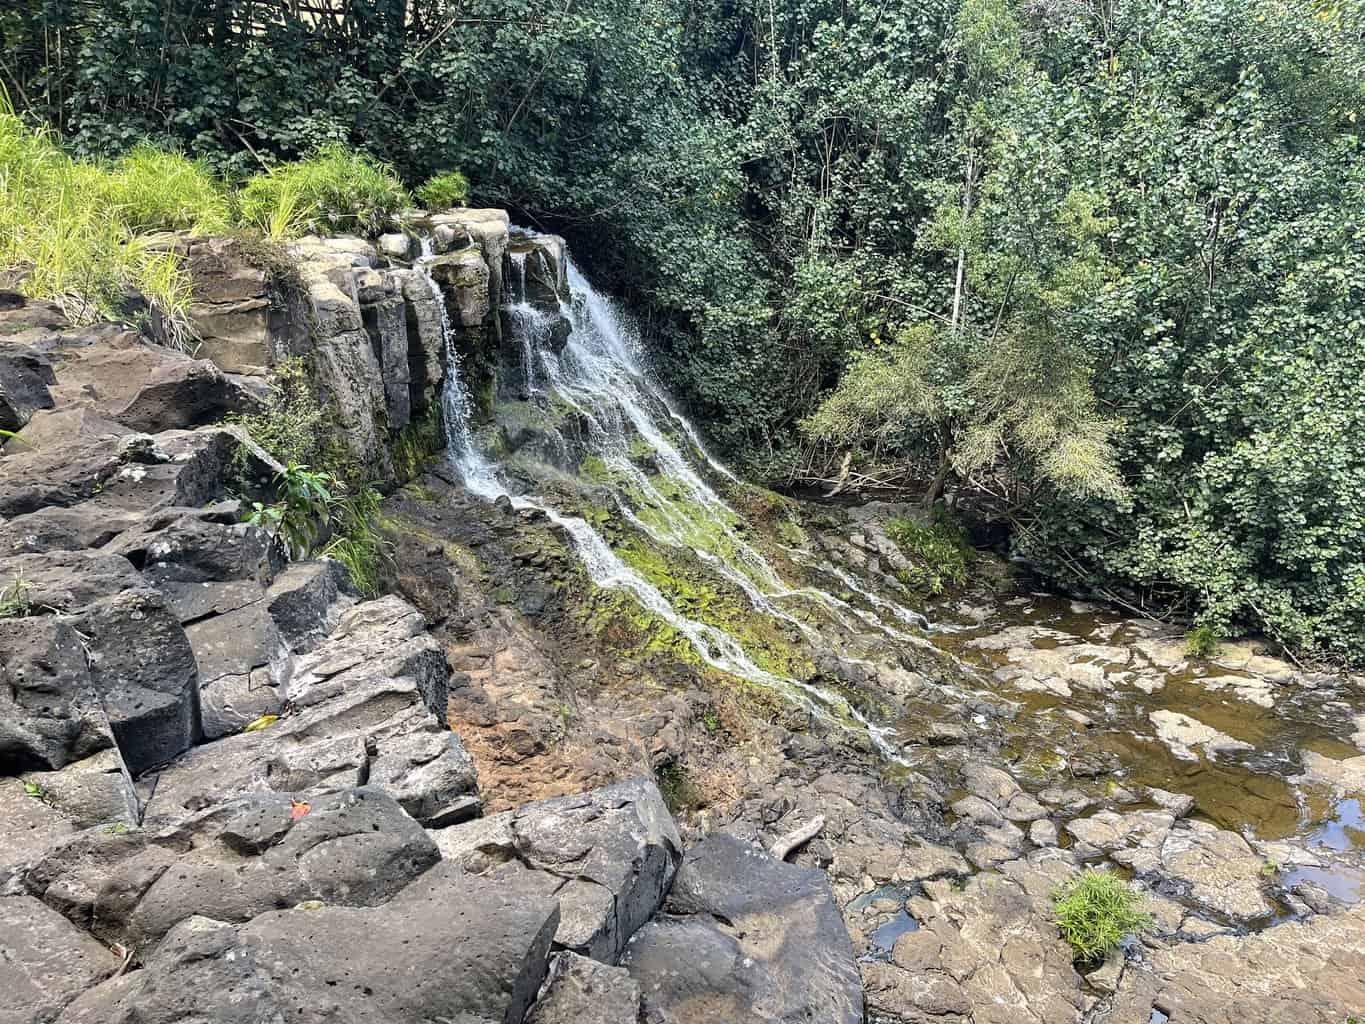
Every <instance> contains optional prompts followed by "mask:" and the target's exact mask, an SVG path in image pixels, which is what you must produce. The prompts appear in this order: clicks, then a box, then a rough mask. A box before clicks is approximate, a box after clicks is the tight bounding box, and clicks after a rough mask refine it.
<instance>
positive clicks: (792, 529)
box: [777, 515, 810, 548]
mask: <svg viewBox="0 0 1365 1024" xmlns="http://www.w3.org/2000/svg"><path fill="white" fill-rule="evenodd" d="M777 537H778V539H779V540H780V541H782V543H783V544H785V545H787V547H789V548H803V547H805V546H806V545H807V544H809V543H810V536H809V534H807V533H806V531H805V530H804V529H803V528H802V526H801V524H800V523H798V522H797V521H796V519H795V518H794V517H792V516H791V515H787V516H784V517H783V518H781V519H779V520H778V521H777Z"/></svg>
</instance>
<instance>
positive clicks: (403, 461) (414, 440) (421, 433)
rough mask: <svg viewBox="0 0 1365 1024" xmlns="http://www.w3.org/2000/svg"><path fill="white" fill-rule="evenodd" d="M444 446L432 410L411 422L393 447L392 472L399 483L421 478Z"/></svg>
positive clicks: (443, 440)
mask: <svg viewBox="0 0 1365 1024" xmlns="http://www.w3.org/2000/svg"><path fill="white" fill-rule="evenodd" d="M444 445H445V438H444V437H443V436H442V434H441V424H440V421H439V417H438V414H437V413H436V412H435V411H434V410H433V411H431V412H428V413H427V414H426V415H424V416H422V417H420V418H419V419H415V420H413V421H412V422H411V423H409V424H408V425H407V426H406V427H404V428H403V430H402V431H401V432H400V433H399V435H398V440H397V441H395V442H394V445H393V471H394V474H395V475H396V476H397V478H398V480H399V482H400V483H406V482H407V481H409V480H414V479H416V478H417V477H419V476H421V475H422V473H424V472H425V471H426V468H427V467H428V466H429V465H430V464H431V462H432V460H433V459H435V458H436V456H437V455H438V454H439V453H440V451H441V449H442V448H443V447H444Z"/></svg>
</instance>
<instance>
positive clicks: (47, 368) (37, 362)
mask: <svg viewBox="0 0 1365 1024" xmlns="http://www.w3.org/2000/svg"><path fill="white" fill-rule="evenodd" d="M55 380H56V378H55V377H54V376H53V375H52V367H51V365H50V363H49V361H48V360H47V359H46V358H44V357H43V356H41V355H39V354H38V353H37V352H33V351H31V350H29V349H27V348H23V347H12V346H0V430H9V431H15V430H19V429H20V428H21V427H23V426H24V425H25V424H26V423H28V421H29V420H30V419H31V418H32V416H33V414H34V413H35V412H37V411H38V410H39V409H51V408H52V394H51V393H50V392H49V391H48V385H49V384H51V383H53V382H54V381H55Z"/></svg>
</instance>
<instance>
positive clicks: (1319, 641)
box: [0, 0, 1365, 661]
mask: <svg viewBox="0 0 1365 1024" xmlns="http://www.w3.org/2000/svg"><path fill="white" fill-rule="evenodd" d="M0 54H3V56H2V57H0V82H3V84H4V86H5V88H6V90H7V91H8V93H9V94H10V96H11V99H12V101H13V103H14V105H15V106H16V107H17V108H19V109H20V110H21V111H23V112H24V114H25V116H27V117H29V118H31V119H32V120H33V121H34V122H35V123H37V122H42V123H46V124H48V125H50V126H51V127H52V128H53V129H54V130H55V132H56V133H57V135H58V137H59V138H60V140H61V141H62V143H63V145H64V146H65V147H66V148H67V150H68V151H69V152H71V153H72V154H74V155H78V156H87V157H98V158H112V157H114V156H117V155H119V154H121V153H123V152H125V151H127V150H128V149H130V148H131V147H133V146H135V145H136V144H138V143H140V142H144V141H148V140H149V141H151V142H153V143H155V144H158V145H162V146H170V147H174V148H179V149H181V150H183V151H184V152H186V153H188V154H190V155H192V156H194V157H197V158H200V159H202V160H203V161H205V162H206V163H207V164H208V165H209V166H210V167H211V168H212V169H213V170H214V172H215V173H217V174H219V175H222V176H224V177H225V178H241V177H244V176H246V175H248V174H250V173H252V172H255V171H259V170H260V169H261V167H262V166H264V165H270V164H272V163H274V162H275V161H278V160H281V159H289V158H293V157H297V156H300V155H304V154H307V153H310V152H313V151H315V150H317V149H318V148H319V147H321V146H324V145H326V144H328V143H341V144H344V145H346V146H349V147H354V148H356V149H360V150H363V151H366V152H368V153H369V154H371V155H373V156H375V157H377V158H379V159H381V160H384V161H387V162H389V163H391V164H392V165H393V166H394V167H395V168H396V169H397V170H398V171H399V173H400V174H401V175H402V176H403V178H404V179H406V180H407V181H409V182H410V183H413V184H415V183H417V182H420V181H423V180H425V179H427V178H428V177H429V176H430V175H432V174H435V173H438V172H441V171H444V170H448V169H450V168H459V169H460V170H462V171H463V172H464V174H465V175H466V176H467V177H468V178H469V180H470V183H471V189H472V198H471V202H472V203H474V204H479V205H500V206H506V207H508V208H510V209H511V210H512V211H514V215H515V217H516V218H517V219H519V220H521V221H523V222H526V223H530V224H535V225H539V226H543V227H547V228H552V229H555V230H559V231H561V232H563V233H564V234H566V235H567V236H568V237H569V239H570V241H571V243H572V244H573V245H574V247H575V249H576V252H577V253H578V255H579V257H580V259H582V260H584V261H585V262H587V263H589V264H590V266H591V269H592V270H593V271H594V272H595V273H596V275H597V276H598V277H599V278H601V279H602V281H603V283H605V284H607V285H609V286H610V287H612V288H613V289H615V290H616V291H618V292H619V293H621V294H623V295H624V296H625V297H626V299H627V301H628V302H629V303H630V304H631V306H632V307H633V308H634V309H635V310H636V312H637V313H638V314H639V315H640V316H641V318H642V320H643V323H644V325H645V330H646V335H647V342H648V346H649V349H650V352H651V353H652V356H653V358H654V360H655V361H656V363H657V366H658V369H659V371H660V373H661V374H662V375H663V376H664V377H665V378H666V380H667V381H668V382H669V384H670V385H671V386H672V387H673V388H674V389H675V390H676V391H677V393H678V394H679V395H680V396H681V397H682V398H683V399H684V400H685V401H686V402H687V403H688V405H689V407H690V411H691V412H692V413H693V415H694V416H695V417H696V418H697V420H698V421H699V422H700V424H701V425H702V427H703V428H704V429H705V430H706V432H707V433H708V435H709V436H710V437H711V438H712V439H713V440H714V441H715V442H716V444H717V445H718V446H720V447H721V448H722V449H723V450H724V451H725V452H726V453H727V455H728V456H729V457H731V458H732V459H735V460H736V461H738V462H740V463H742V464H743V465H744V466H745V467H746V468H747V469H748V471H749V472H750V473H751V474H753V475H755V476H757V477H760V478H762V479H765V480H768V481H770V482H776V483H803V482H805V483H820V484H821V485H822V486H826V487H828V486H837V485H838V482H840V481H841V482H842V484H843V485H844V486H848V485H850V484H855V485H859V486H873V485H884V486H887V487H891V488H902V489H906V490H908V491H910V492H911V493H913V494H914V495H915V496H917V497H919V498H921V499H922V500H924V501H925V502H926V503H927V504H929V505H933V504H934V503H936V502H943V501H946V502H947V503H948V504H949V505H951V506H956V507H957V509H958V510H959V511H970V512H971V513H972V514H973V515H974V516H976V517H979V518H982V519H985V520H990V521H996V522H1000V523H1004V524H1007V525H1008V526H1009V528H1010V531H1011V538H1012V543H1013V545H1014V546H1015V548H1016V549H1017V550H1018V551H1019V552H1020V553H1021V554H1023V555H1025V556H1026V557H1028V558H1029V559H1031V560H1032V561H1034V562H1035V564H1037V565H1038V566H1039V567H1040V568H1042V569H1043V570H1044V571H1045V572H1047V573H1050V574H1051V575H1053V576H1054V577H1056V578H1057V579H1058V580H1059V581H1061V582H1063V583H1066V584H1068V585H1073V586H1084V587H1089V588H1095V589H1099V590H1100V591H1102V592H1103V593H1105V594H1107V595H1109V596H1111V597H1113V598H1115V599H1118V600H1120V601H1122V602H1124V603H1126V604H1127V605H1129V606H1130V607H1133V608H1137V609H1142V610H1147V611H1151V612H1152V613H1154V614H1159V615H1174V616H1183V617H1187V618H1190V619H1191V620H1194V621H1197V622H1198V623H1201V624H1202V625H1203V626H1204V627H1206V628H1207V629H1209V630H1211V631H1214V632H1219V633H1227V632H1231V631H1234V630H1243V629H1251V630H1259V631H1262V632H1264V633H1265V635H1267V636H1268V637H1269V638H1270V639H1272V640H1276V641H1279V642H1281V643H1283V644H1285V645H1287V646H1289V647H1290V648H1292V649H1294V650H1297V651H1300V652H1304V653H1307V654H1313V655H1318V656H1325V657H1328V658H1331V659H1334V660H1342V659H1344V660H1351V661H1361V660H1365V160H1363V159H1362V155H1363V154H1362V145H1361V137H1360V128H1361V119H1362V118H1365V9H1362V5H1361V4H1360V3H1359V2H1354V3H1349V2H1345V0H1176V2H1170V0H925V2H918V3H914V4H905V3H901V4H894V3H891V2H889V0H846V2H842V3H840V2H830V0H726V2H721V0H561V2H549V3H535V4H533V3H523V2H515V0H468V2H462V3H452V2H447V0H332V2H328V3H322V2H319V0H19V2H18V3H11V4H8V5H6V7H5V10H4V11H3V12H0ZM2 171H3V169H2V168H0V173H2Z"/></svg>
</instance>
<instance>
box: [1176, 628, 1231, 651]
mask: <svg viewBox="0 0 1365 1024" xmlns="http://www.w3.org/2000/svg"><path fill="white" fill-rule="evenodd" d="M1222 641H1223V637H1222V635H1221V634H1220V633H1219V632H1218V630H1216V629H1214V627H1213V626H1210V625H1208V624H1207V623H1203V624H1201V625H1198V626H1195V627H1194V628H1193V629H1191V630H1190V631H1189V632H1188V633H1186V634H1185V650H1186V651H1187V652H1188V653H1189V654H1190V655H1192V656H1193V657H1196V658H1213V657H1217V655H1218V652H1219V650H1220V649H1221V648H1222Z"/></svg>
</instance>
